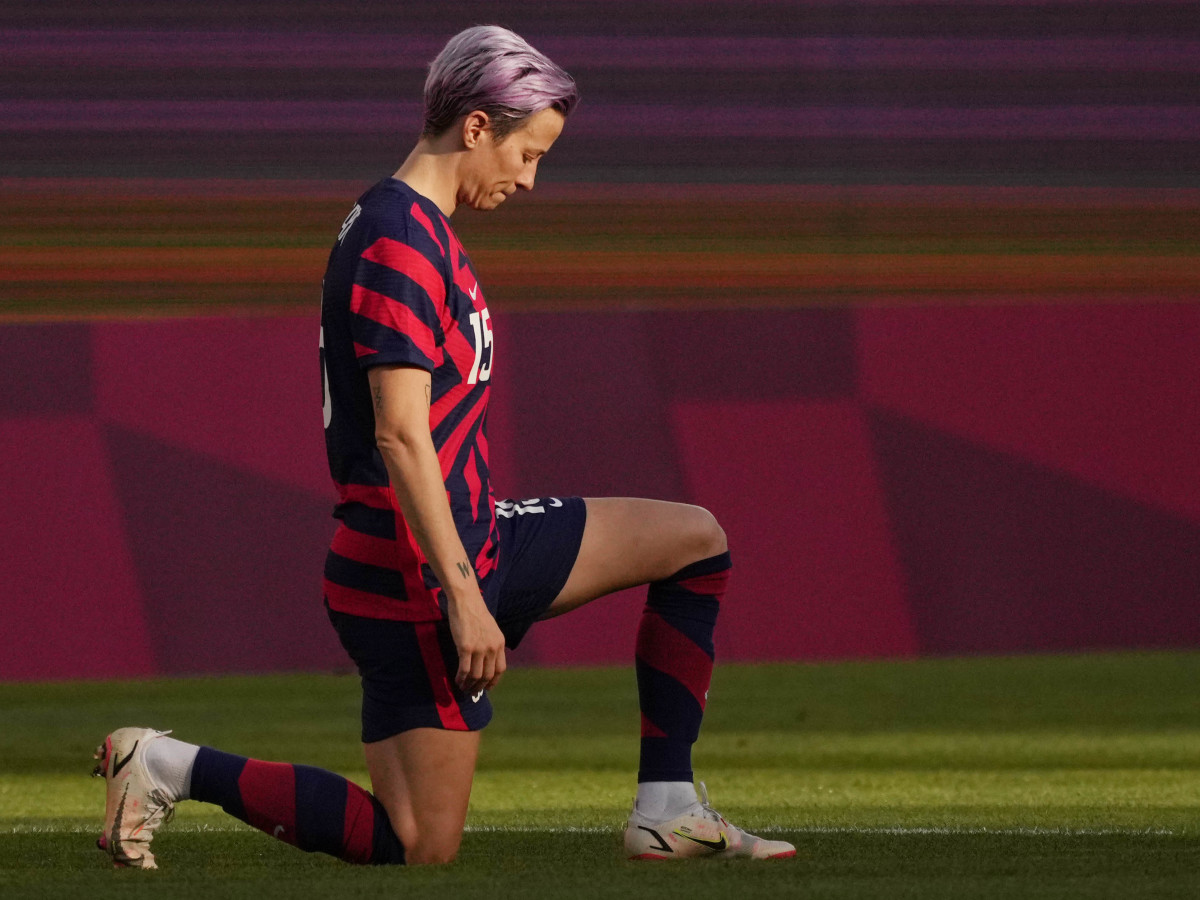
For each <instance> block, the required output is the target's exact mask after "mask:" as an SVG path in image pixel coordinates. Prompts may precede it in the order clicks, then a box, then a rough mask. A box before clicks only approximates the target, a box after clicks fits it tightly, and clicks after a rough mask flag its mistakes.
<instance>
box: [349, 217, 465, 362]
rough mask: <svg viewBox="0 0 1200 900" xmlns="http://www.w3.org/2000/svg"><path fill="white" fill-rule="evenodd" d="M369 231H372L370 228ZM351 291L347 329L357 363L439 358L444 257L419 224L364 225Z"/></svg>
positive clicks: (442, 308) (444, 288)
mask: <svg viewBox="0 0 1200 900" xmlns="http://www.w3.org/2000/svg"><path fill="white" fill-rule="evenodd" d="M372 232H374V233H372ZM366 233H367V234H369V235H370V236H369V237H367V238H366V241H365V246H364V248H363V250H362V252H361V254H360V255H359V259H358V264H357V266H356V269H355V273H354V284H353V285H352V287H351V294H350V313H351V315H350V335H351V338H352V339H353V341H354V354H355V356H356V357H357V359H358V364H359V366H360V367H361V368H364V369H365V368H369V367H371V366H379V365H396V364H400V365H411V366H417V367H419V368H422V369H425V370H427V371H430V372H432V371H433V370H434V369H436V368H437V367H438V366H440V365H441V364H442V358H443V351H442V345H443V344H444V343H445V333H444V331H443V329H442V325H441V314H442V312H443V311H444V310H445V306H446V278H445V274H444V272H443V269H442V267H443V265H444V264H445V261H444V259H443V258H442V257H441V255H440V254H438V252H437V248H436V246H435V245H434V244H433V242H432V241H430V240H428V236H427V235H425V234H424V233H423V232H421V231H420V230H419V229H412V228H408V227H405V224H404V223H400V222H397V223H394V224H393V225H392V226H391V227H383V228H376V229H367V230H366Z"/></svg>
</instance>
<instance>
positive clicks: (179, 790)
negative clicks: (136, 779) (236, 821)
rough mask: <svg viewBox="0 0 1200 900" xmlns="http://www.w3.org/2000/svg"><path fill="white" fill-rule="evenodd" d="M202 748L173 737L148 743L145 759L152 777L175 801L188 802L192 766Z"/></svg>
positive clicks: (161, 738)
mask: <svg viewBox="0 0 1200 900" xmlns="http://www.w3.org/2000/svg"><path fill="white" fill-rule="evenodd" d="M198 752H200V748H199V747H197V746H196V745H195V744H188V743H185V742H184V741H177V740H175V738H172V737H160V738H155V739H154V740H152V741H149V742H147V744H146V751H145V755H144V757H143V759H144V760H145V763H146V769H147V771H148V772H149V773H150V777H151V778H152V779H153V780H154V782H155V783H156V784H158V785H159V786H160V787H162V788H163V790H165V791H166V792H167V796H168V797H170V798H171V799H172V800H173V801H176V802H178V801H179V800H187V799H188V797H189V796H190V793H189V792H190V791H191V788H192V764H193V763H195V761H196V754H197V753H198Z"/></svg>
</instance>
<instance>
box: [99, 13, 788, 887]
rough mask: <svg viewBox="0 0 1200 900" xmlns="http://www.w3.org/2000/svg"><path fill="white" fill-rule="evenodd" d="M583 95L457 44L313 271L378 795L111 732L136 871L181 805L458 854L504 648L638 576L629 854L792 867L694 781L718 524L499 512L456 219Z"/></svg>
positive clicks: (481, 351)
mask: <svg viewBox="0 0 1200 900" xmlns="http://www.w3.org/2000/svg"><path fill="white" fill-rule="evenodd" d="M577 99H578V94H577V91H576V87H575V82H574V81H573V80H572V79H571V77H570V76H569V75H568V74H567V73H566V72H564V71H563V70H562V69H561V68H559V67H558V66H557V65H555V64H554V63H553V62H551V61H550V60H549V59H547V58H546V57H545V56H544V55H543V54H541V53H539V52H538V51H537V50H535V49H534V48H532V47H531V46H529V44H527V43H526V42H525V41H524V40H522V39H521V38H520V37H519V36H517V35H516V34H513V33H512V32H511V31H508V30H506V29H503V28H499V27H496V26H479V27H475V28H469V29H467V30H466V31H464V32H462V33H461V34H458V35H456V36H455V37H454V38H452V39H451V40H450V42H449V43H448V44H447V45H446V46H445V48H444V49H443V50H442V52H441V53H440V54H439V55H438V56H437V58H436V59H435V60H434V61H433V63H432V64H431V66H430V70H429V76H428V79H427V80H426V83H425V124H424V128H423V130H422V133H421V136H420V139H419V140H418V142H417V145H416V147H415V148H414V149H413V150H412V152H411V153H410V154H409V155H408V157H407V159H405V161H404V163H403V164H402V165H401V166H400V168H399V169H398V170H397V171H396V172H395V174H394V175H392V176H391V177H389V178H385V179H383V180H382V181H380V182H379V183H378V184H376V185H375V186H373V187H372V188H371V189H370V190H368V191H367V192H366V193H364V194H363V195H362V196H361V197H360V198H359V200H358V202H357V203H355V204H354V206H353V208H352V209H351V211H350V213H349V215H348V216H347V217H346V219H345V221H344V222H343V224H342V227H341V229H340V231H339V233H338V236H337V241H336V243H335V244H334V247H333V250H332V251H331V253H330V256H329V264H328V268H327V269H326V273H325V280H324V289H323V290H324V294H323V303H322V314H321V341H320V346H321V368H322V381H323V387H324V397H323V399H324V423H325V441H326V449H327V453H328V458H329V466H330V472H331V474H332V476H333V480H334V483H335V485H336V487H337V490H338V493H339V503H338V504H337V506H336V507H335V510H334V516H335V517H336V518H337V519H339V521H340V524H339V526H338V529H337V532H336V533H335V535H334V537H333V541H332V545H331V547H330V550H329V553H328V556H327V558H326V563H325V575H324V583H323V587H324V596H325V604H326V608H327V610H328V613H329V617H330V620H331V621H332V623H333V625H334V627H335V629H336V630H337V632H338V636H339V638H340V639H341V641H342V644H343V646H344V647H345V648H346V650H347V652H348V653H349V654H350V656H351V657H352V658H353V659H354V661H355V663H356V665H357V666H358V670H359V673H360V675H361V678H362V690H363V701H362V740H363V746H364V753H365V755H366V761H367V769H368V772H369V773H370V777H371V785H372V790H373V792H372V793H368V792H367V791H364V790H363V789H362V788H360V787H358V786H357V785H355V784H353V783H351V782H349V781H347V780H346V779H344V778H342V777H341V776H339V775H336V774H334V773H331V772H327V771H324V770H321V769H315V768H312V767H308V766H300V765H292V764H289V763H270V762H263V761H261V760H254V759H247V758H245V757H242V756H236V755H234V754H230V753H225V752H222V751H219V750H215V749H213V748H211V747H198V746H196V745H193V744H187V743H184V742H182V741H177V740H175V739H174V738H170V737H167V736H166V733H164V732H158V731H153V730H151V729H146V728H122V729H118V730H117V731H114V732H113V733H112V734H110V735H109V736H108V737H107V738H106V740H105V742H104V743H103V744H102V745H101V746H100V748H98V750H97V758H98V759H99V760H100V763H99V764H98V765H97V774H98V775H103V776H104V777H105V778H106V781H107V795H108V804H107V812H106V819H105V829H104V835H103V837H102V838H101V844H102V846H103V847H104V848H105V849H106V850H107V851H108V852H109V853H110V854H111V855H112V857H113V859H114V861H115V862H116V863H117V864H118V865H127V866H137V867H142V868H153V867H154V866H155V861H154V856H153V854H152V853H151V852H150V841H151V839H152V837H153V834H154V831H155V829H156V828H157V827H158V825H160V824H161V823H162V822H163V821H165V819H166V818H167V817H168V816H169V814H170V812H171V810H172V809H173V806H174V804H175V803H177V802H179V801H180V800H184V799H192V800H201V801H205V802H209V803H216V804H218V805H220V806H222V807H223V808H224V809H225V810H226V811H227V812H229V813H231V814H232V815H234V816H237V817H238V818H240V819H242V820H243V821H246V822H248V823H250V824H251V825H253V826H255V827H257V828H260V829H262V830H264V831H266V832H268V833H269V834H272V835H274V836H275V837H277V838H279V839H281V840H284V841H287V842H289V843H291V844H294V845H296V846H298V847H300V848H301V849H303V850H309V851H321V852H325V853H329V854H332V855H334V856H337V857H339V858H341V859H344V860H347V861H350V862H358V863H403V862H407V863H410V864H417V863H437V862H448V861H450V860H452V859H453V858H454V857H455V855H456V853H457V852H458V847H459V843H460V841H461V838H462V831H463V824H464V821H465V819H466V814H467V803H468V800H469V797H470V792H471V782H472V778H473V775H474V771H475V761H476V757H477V754H478V750H479V741H480V736H481V733H482V729H483V727H484V726H485V725H486V724H487V723H488V722H489V721H490V719H491V716H492V705H491V701H490V699H489V697H488V691H489V690H491V689H492V688H494V687H495V686H496V685H497V684H498V683H499V681H500V679H501V677H502V676H503V674H504V670H505V649H506V647H507V648H512V647H515V646H516V645H517V644H518V643H519V642H520V640H521V638H522V637H523V636H524V634H525V632H526V631H527V630H528V629H529V628H530V627H531V626H532V625H533V624H535V623H536V622H537V621H538V620H540V619H546V618H549V617H552V616H557V615H561V614H563V613H567V612H570V611H571V610H573V609H576V608H578V607H580V606H582V605H583V604H585V603H588V602H589V601H591V600H594V599H596V598H598V597H602V596H605V595H607V594H611V593H613V592H615V591H619V590H621V589H624V588H629V587H634V586H637V585H649V588H648V592H647V599H646V607H645V611H644V614H643V616H642V619H641V622H640V624H639V626H638V634H637V648H636V659H635V664H636V670H637V682H638V696H639V702H640V705H641V713H642V715H641V721H642V725H641V756H640V763H639V770H638V787H637V796H636V799H635V803H634V808H633V811H632V813H631V815H630V818H629V821H628V823H627V824H626V830H625V848H626V853H627V855H628V856H629V857H630V858H634V859H678V858H688V857H696V856H714V855H716V856H747V857H753V858H758V859H765V858H771V857H783V856H792V855H794V853H795V850H794V848H793V847H792V846H791V845H790V844H787V843H784V842H782V841H768V840H764V839H762V838H758V837H755V836H754V835H750V834H747V833H746V832H744V831H742V830H741V829H739V828H737V827H735V826H733V825H731V824H730V823H729V822H728V821H726V820H725V819H724V818H723V817H721V815H720V814H719V813H717V812H715V811H714V810H713V809H712V808H711V807H710V806H709V805H708V802H707V797H706V796H704V792H703V791H701V795H700V796H697V793H696V790H695V788H694V787H693V780H692V767H691V749H692V744H693V743H694V742H695V740H696V738H697V735H698V734H699V730H700V722H701V718H702V716H703V712H704V707H705V704H706V702H707V697H708V685H709V680H710V677H711V673H712V665H713V641H712V635H713V628H714V626H715V624H716V619H717V613H718V610H719V609H720V604H721V600H722V598H723V597H724V594H725V587H726V584H727V582H728V578H729V568H730V561H729V560H730V557H729V552H728V547H727V545H726V540H725V533H724V532H723V531H722V530H721V527H720V526H719V525H718V524H717V522H716V520H715V519H714V518H713V517H712V515H710V514H709V513H708V512H707V511H706V510H704V509H701V508H699V507H696V506H689V505H686V504H679V503H667V502H662V501H656V500H637V499H626V498H586V499H585V498H581V497H562V498H559V497H543V498H537V499H527V500H520V501H515V500H496V499H495V497H494V495H493V492H492V489H491V483H490V478H489V471H488V443H487V438H486V412H487V403H488V394H489V391H490V388H491V382H492V379H493V377H495V376H496V373H497V372H501V373H502V372H503V371H504V366H506V365H509V363H508V361H507V360H505V359H504V358H503V356H501V358H500V359H499V360H498V361H497V359H496V357H495V343H494V341H493V334H492V322H491V316H490V313H489V311H488V307H487V303H486V301H485V298H484V291H483V289H482V287H481V286H480V282H479V279H478V278H477V276H476V273H475V269H474V267H473V266H472V264H471V261H470V259H469V258H468V257H467V254H466V251H465V250H464V248H463V246H462V244H461V243H460V241H459V239H458V237H457V236H456V235H455V233H454V230H453V228H451V226H450V217H451V215H452V214H453V213H454V211H455V210H456V209H457V208H458V207H459V206H460V205H464V204H465V205H467V206H470V207H473V208H475V209H479V210H491V209H495V208H496V207H498V206H499V205H500V204H501V203H503V202H504V200H505V199H506V198H507V197H509V196H511V195H512V194H513V193H515V192H516V190H517V189H518V188H521V189H524V190H532V189H533V186H534V179H535V176H536V174H537V167H538V164H539V162H540V160H541V159H542V157H543V156H545V154H546V153H547V152H548V151H549V150H550V148H551V146H552V145H553V144H554V142H555V141H556V140H557V138H558V136H559V134H560V133H561V132H562V130H563V126H564V124H565V122H566V119H567V117H568V115H569V114H570V112H571V110H572V109H573V108H574V106H575V104H576V101H577ZM514 364H515V363H514ZM497 366H499V368H497Z"/></svg>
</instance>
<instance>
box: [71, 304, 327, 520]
mask: <svg viewBox="0 0 1200 900" xmlns="http://www.w3.org/2000/svg"><path fill="white" fill-rule="evenodd" d="M93 332H94V353H95V372H96V375H95V377H96V400H97V407H98V412H99V413H100V414H101V415H102V416H104V417H105V418H106V419H107V420H108V421H111V422H117V423H120V424H122V425H125V426H128V427H129V428H132V429H134V430H136V431H139V432H141V433H143V434H147V435H150V436H152V437H156V438H159V439H160V440H164V441H166V442H168V443H170V444H173V445H175V446H177V447H182V448H185V449H188V450H194V451H196V452H199V453H203V454H205V455H207V456H211V457H213V458H215V459H218V460H221V461H222V462H225V463H229V464H231V465H234V466H237V467H238V468H241V469H245V470H248V471H252V472H257V473H259V474H260V475H263V476H265V477H267V478H270V479H272V480H278V481H282V482H285V483H287V484H289V485H292V486H294V487H298V488H302V489H305V490H310V491H314V492H318V493H319V494H320V495H322V496H328V497H329V498H330V502H332V500H333V496H334V495H333V493H332V488H331V487H330V484H329V470H328V468H327V467H326V463H325V445H324V442H323V439H322V436H321V406H320V391H321V382H320V369H319V367H318V365H317V338H318V323H317V321H316V320H315V318H314V317H310V316H292V317H283V318H271V319H263V318H251V317H246V318H219V319H181V320H160V321H143V322H111V323H104V324H99V325H96V326H93Z"/></svg>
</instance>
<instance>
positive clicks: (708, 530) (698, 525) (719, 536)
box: [693, 506, 729, 560]
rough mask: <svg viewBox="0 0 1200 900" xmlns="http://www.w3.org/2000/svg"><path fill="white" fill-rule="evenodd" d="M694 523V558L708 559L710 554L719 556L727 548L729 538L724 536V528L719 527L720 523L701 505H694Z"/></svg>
mask: <svg viewBox="0 0 1200 900" xmlns="http://www.w3.org/2000/svg"><path fill="white" fill-rule="evenodd" d="M694 509H695V510H696V513H695V523H694V526H693V529H694V531H695V541H696V551H695V552H696V554H697V556H696V559H698V560H700V559H708V558H709V557H711V556H719V555H720V554H722V553H724V552H725V551H726V550H728V549H729V539H728V538H727V537H726V536H725V529H724V528H722V527H721V523H720V522H718V521H717V517H716V516H714V515H713V514H712V513H711V512H709V511H708V510H707V509H704V508H703V507H701V506H697V507H694Z"/></svg>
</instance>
